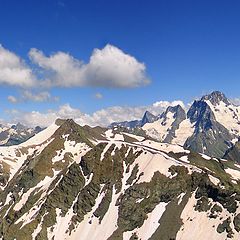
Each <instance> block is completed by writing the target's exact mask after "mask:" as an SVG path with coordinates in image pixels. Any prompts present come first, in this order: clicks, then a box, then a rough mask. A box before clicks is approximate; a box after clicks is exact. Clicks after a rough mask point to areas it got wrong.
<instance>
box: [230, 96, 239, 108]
mask: <svg viewBox="0 0 240 240" xmlns="http://www.w3.org/2000/svg"><path fill="white" fill-rule="evenodd" d="M230 101H231V102H232V103H233V104H235V105H237V106H240V98H233V99H230Z"/></svg>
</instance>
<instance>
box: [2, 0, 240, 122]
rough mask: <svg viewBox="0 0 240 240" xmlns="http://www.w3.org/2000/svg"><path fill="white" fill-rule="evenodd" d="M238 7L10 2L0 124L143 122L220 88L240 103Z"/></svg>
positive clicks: (4, 11) (5, 12) (5, 19)
mask: <svg viewBox="0 0 240 240" xmlns="http://www.w3.org/2000/svg"><path fill="white" fill-rule="evenodd" d="M239 7H240V3H239V2H237V1H233V2H232V3H231V5H230V4H227V3H219V2H218V1H212V2H211V3H209V2H207V1H201V2H198V3H193V2H191V1H182V2H179V1H173V2H171V3H169V2H165V1H152V2H151V4H149V2H146V1H131V2H130V3H129V2H127V1H122V2H121V3H115V4H113V3H111V2H110V1H104V2H99V1H90V2H88V3H83V2H79V1H71V2H69V1H68V2H67V1H59V0H58V1H57V0H56V1H47V0H45V1H41V2H38V3H32V2H31V1H26V0H25V1H21V3H20V2H19V1H11V2H9V1H1V2H0V20H1V21H0V26H1V29H2V34H1V37H0V44H1V45H0V57H1V58H2V59H3V60H2V61H0V84H1V90H0V91H1V95H0V102H1V122H15V123H16V122H22V123H24V124H32V125H35V126H37V125H41V124H43V125H46V126H47V125H48V124H49V121H52V120H51V119H53V118H54V117H57V116H59V117H62V116H64V117H65V118H74V116H76V117H79V116H83V115H87V116H88V118H87V119H88V121H92V122H94V121H95V122H98V123H99V122H102V123H105V122H107V121H109V122H111V121H112V120H117V119H119V121H121V120H123V119H125V120H134V119H139V118H140V116H141V115H143V113H144V111H145V110H146V109H147V108H151V107H152V106H154V104H155V105H156V103H158V102H160V101H166V102H164V104H165V105H167V104H169V105H171V104H172V103H173V102H175V101H182V102H183V103H184V104H185V105H188V104H189V103H191V102H192V101H193V100H194V99H196V98H199V97H201V96H202V95H205V94H208V93H210V92H212V91H214V90H219V91H221V92H223V93H224V94H226V95H227V97H228V98H230V99H232V100H234V101H235V102H239V98H240V96H239V87H237V86H238V84H239V83H238V82H239V79H240V71H239V66H240V58H239V56H240V54H239V53H240V48H239V40H240V33H239V32H238V31H237V29H238V23H239V22H240V16H239V14H238V11H237V9H238V8H239ZM43 12H44V14H42V13H43ZM143 96H144V97H143ZM159 111H160V110H159ZM150 112H151V111H150ZM21 120H22V121H21ZM38 123H40V124H38Z"/></svg>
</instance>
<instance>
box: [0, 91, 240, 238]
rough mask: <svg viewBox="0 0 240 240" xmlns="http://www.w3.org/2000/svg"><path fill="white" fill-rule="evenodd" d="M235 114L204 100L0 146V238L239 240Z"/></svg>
mask: <svg viewBox="0 0 240 240" xmlns="http://www.w3.org/2000/svg"><path fill="white" fill-rule="evenodd" d="M239 111H240V110H239V107H238V106H235V105H234V104H232V103H231V102H230V101H229V100H228V99H227V98H226V97H225V96H224V94H222V93H221V92H213V93H211V94H209V95H206V96H203V97H202V98H201V99H200V100H196V101H194V102H193V103H192V105H191V106H190V107H189V109H188V110H186V109H184V108H183V107H181V106H179V105H177V106H170V107H168V108H167V109H166V111H164V112H163V113H161V114H159V115H158V116H154V115H153V114H151V113H149V112H146V113H145V114H144V117H143V119H142V120H136V122H135V123H134V122H128V121H126V122H124V123H114V124H112V125H111V126H109V128H102V127H93V128H92V127H89V126H80V125H78V124H77V123H75V122H74V121H73V120H71V119H67V120H64V119H57V120H56V122H55V123H53V124H52V125H51V126H49V127H47V128H46V129H43V130H42V131H40V132H39V133H37V134H35V135H34V136H33V137H31V138H29V139H28V140H27V141H24V142H22V143H20V144H18V145H12V146H1V147H0V219H1V220H0V239H4V240H14V239H16V240H34V239H35V240H45V239H49V240H67V239H68V240H79V239H81V240H96V239H97V240H140V239H141V240H148V239H149V240H173V239H177V240H192V239H198V240H204V239H207V238H209V239H219V240H225V239H235V240H237V239H240V162H239V161H240V144H239V141H238V138H239V130H240V127H239V126H240V125H239V119H240V118H239V113H240V112H239ZM134 124H135V125H134Z"/></svg>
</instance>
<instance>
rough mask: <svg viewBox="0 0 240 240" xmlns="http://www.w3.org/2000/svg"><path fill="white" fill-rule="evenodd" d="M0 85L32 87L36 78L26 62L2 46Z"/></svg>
mask: <svg viewBox="0 0 240 240" xmlns="http://www.w3.org/2000/svg"><path fill="white" fill-rule="evenodd" d="M0 84H7V85H11V86H20V87H32V86H34V85H35V84H36V78H35V76H34V74H33V72H32V70H31V69H30V67H28V66H27V65H26V64H25V62H24V61H23V60H22V59H21V58H20V57H18V56H17V55H16V54H15V53H13V52H10V51H9V50H7V49H5V48H4V47H3V46H2V45H0Z"/></svg>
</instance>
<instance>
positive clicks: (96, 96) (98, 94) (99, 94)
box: [94, 93, 103, 99]
mask: <svg viewBox="0 0 240 240" xmlns="http://www.w3.org/2000/svg"><path fill="white" fill-rule="evenodd" d="M94 97H95V98H96V99H102V98H103V95H102V94H101V93H96V94H95V96H94Z"/></svg>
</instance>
